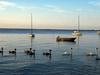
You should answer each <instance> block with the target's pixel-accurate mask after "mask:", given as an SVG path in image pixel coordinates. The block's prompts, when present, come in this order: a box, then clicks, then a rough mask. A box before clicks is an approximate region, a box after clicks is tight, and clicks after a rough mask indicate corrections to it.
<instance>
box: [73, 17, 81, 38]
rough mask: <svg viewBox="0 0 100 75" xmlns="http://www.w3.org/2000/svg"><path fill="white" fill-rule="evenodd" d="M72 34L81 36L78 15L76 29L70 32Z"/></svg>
mask: <svg viewBox="0 0 100 75" xmlns="http://www.w3.org/2000/svg"><path fill="white" fill-rule="evenodd" d="M72 35H73V36H81V35H82V34H81V33H80V16H78V29H77V31H74V32H73V33H72Z"/></svg>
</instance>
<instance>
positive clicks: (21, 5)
mask: <svg viewBox="0 0 100 75" xmlns="http://www.w3.org/2000/svg"><path fill="white" fill-rule="evenodd" d="M31 13H32V16H33V21H32V22H33V28H35V29H77V27H78V16H80V29H100V0H0V28H30V27H31V16H30V14H31Z"/></svg>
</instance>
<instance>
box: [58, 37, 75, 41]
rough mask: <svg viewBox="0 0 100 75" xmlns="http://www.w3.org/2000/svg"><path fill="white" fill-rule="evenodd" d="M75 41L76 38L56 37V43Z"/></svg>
mask: <svg viewBox="0 0 100 75" xmlns="http://www.w3.org/2000/svg"><path fill="white" fill-rule="evenodd" d="M75 39H76V37H60V36H58V37H57V38H56V41H57V42H60V41H69V42H74V41H75Z"/></svg>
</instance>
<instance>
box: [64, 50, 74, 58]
mask: <svg viewBox="0 0 100 75" xmlns="http://www.w3.org/2000/svg"><path fill="white" fill-rule="evenodd" d="M72 49H73V48H71V52H70V53H68V52H67V51H65V52H64V53H63V55H68V56H69V55H72Z"/></svg>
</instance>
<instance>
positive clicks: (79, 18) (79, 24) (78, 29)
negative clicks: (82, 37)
mask: <svg viewBox="0 0 100 75" xmlns="http://www.w3.org/2000/svg"><path fill="white" fill-rule="evenodd" d="M78 31H80V16H78Z"/></svg>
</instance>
